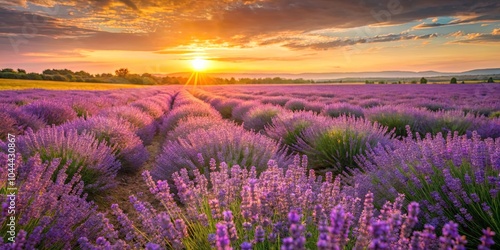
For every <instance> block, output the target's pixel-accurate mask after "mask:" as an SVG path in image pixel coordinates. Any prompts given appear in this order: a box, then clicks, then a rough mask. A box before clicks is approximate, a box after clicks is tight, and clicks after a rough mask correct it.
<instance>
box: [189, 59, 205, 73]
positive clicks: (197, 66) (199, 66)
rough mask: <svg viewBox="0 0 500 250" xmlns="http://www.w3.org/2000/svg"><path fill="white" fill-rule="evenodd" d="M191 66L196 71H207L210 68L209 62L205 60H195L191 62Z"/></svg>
mask: <svg viewBox="0 0 500 250" xmlns="http://www.w3.org/2000/svg"><path fill="white" fill-rule="evenodd" d="M191 66H192V67H193V70H194V71H197V72H199V71H205V70H206V69H207V66H208V61H207V60H205V59H203V58H195V59H193V60H192V61H191Z"/></svg>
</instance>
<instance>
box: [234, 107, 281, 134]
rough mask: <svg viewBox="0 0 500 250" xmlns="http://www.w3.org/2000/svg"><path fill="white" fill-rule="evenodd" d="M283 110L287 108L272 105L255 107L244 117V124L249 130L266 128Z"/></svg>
mask: <svg viewBox="0 0 500 250" xmlns="http://www.w3.org/2000/svg"><path fill="white" fill-rule="evenodd" d="M281 112H285V110H284V109H283V108H280V107H277V106H272V105H259V106H256V107H253V108H251V109H250V110H249V111H248V113H246V114H245V116H244V117H243V126H244V127H245V128H246V129H248V130H255V131H261V130H264V128H265V127H266V126H267V125H270V124H271V122H272V120H273V118H274V117H275V116H277V115H278V114H279V113H281Z"/></svg>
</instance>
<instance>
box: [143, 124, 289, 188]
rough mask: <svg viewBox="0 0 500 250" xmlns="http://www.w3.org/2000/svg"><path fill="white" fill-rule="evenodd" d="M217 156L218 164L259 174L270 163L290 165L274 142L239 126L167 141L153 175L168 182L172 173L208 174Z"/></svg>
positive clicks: (214, 128) (157, 160)
mask: <svg viewBox="0 0 500 250" xmlns="http://www.w3.org/2000/svg"><path fill="white" fill-rule="evenodd" d="M214 156H215V157H216V159H217V161H218V162H228V163H230V164H238V165H242V166H255V167H257V169H258V170H259V171H262V170H263V168H264V167H265V166H266V164H267V161H269V159H272V158H274V159H280V161H282V162H286V161H287V159H286V156H285V155H284V154H283V152H281V151H280V150H279V146H278V144H277V143H276V142H275V141H273V140H271V139H269V138H267V137H265V136H263V135H259V134H254V133H253V132H249V131H246V130H244V129H243V128H242V127H240V126H236V125H233V124H227V125H226V126H221V127H219V126H216V127H215V126H214V127H211V128H208V129H203V128H199V129H196V130H192V132H191V133H189V134H187V135H185V136H184V137H183V138H178V140H176V141H167V142H166V143H165V145H164V146H163V149H162V153H161V154H160V155H159V156H158V157H157V159H156V163H155V166H154V169H153V170H152V174H153V176H154V177H155V178H156V179H161V180H169V179H170V177H171V175H172V173H174V172H176V171H178V170H180V169H183V168H187V169H189V170H190V171H192V170H199V171H201V172H202V173H208V170H207V169H205V166H207V165H208V160H209V159H210V158H211V157H214Z"/></svg>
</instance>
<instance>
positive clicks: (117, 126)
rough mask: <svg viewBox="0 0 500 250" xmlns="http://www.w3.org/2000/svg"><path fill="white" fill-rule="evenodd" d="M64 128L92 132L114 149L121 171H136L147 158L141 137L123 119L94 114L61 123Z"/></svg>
mask: <svg viewBox="0 0 500 250" xmlns="http://www.w3.org/2000/svg"><path fill="white" fill-rule="evenodd" d="M63 128H64V129H65V130H76V131H77V132H78V133H79V134H83V133H89V132H91V133H93V135H94V136H95V137H96V138H97V140H99V142H105V143H107V145H108V146H110V147H112V148H113V149H114V151H113V152H114V154H115V156H116V158H117V159H118V160H119V161H120V163H121V165H122V167H121V170H122V171H137V170H139V169H140V168H141V167H142V165H143V164H144V162H145V161H146V160H147V159H148V152H147V150H146V148H145V147H144V145H143V144H142V141H141V139H139V137H137V135H135V133H134V132H133V131H132V130H131V128H132V126H131V125H130V123H128V122H127V121H125V120H119V119H112V118H108V117H103V116H94V117H92V118H90V119H87V120H85V119H81V118H80V119H77V120H75V121H72V122H69V123H66V124H64V125H63Z"/></svg>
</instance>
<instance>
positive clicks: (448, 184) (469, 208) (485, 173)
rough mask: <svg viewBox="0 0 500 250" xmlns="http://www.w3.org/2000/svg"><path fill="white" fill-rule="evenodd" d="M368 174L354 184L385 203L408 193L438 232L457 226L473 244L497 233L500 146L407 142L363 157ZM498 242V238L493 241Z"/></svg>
mask: <svg viewBox="0 0 500 250" xmlns="http://www.w3.org/2000/svg"><path fill="white" fill-rule="evenodd" d="M360 164H361V168H362V169H363V170H364V172H365V173H366V174H360V175H357V176H354V177H353V178H354V179H356V180H357V182H358V183H363V185H364V186H365V188H366V189H368V190H372V191H375V192H376V194H377V195H378V196H379V197H381V198H382V199H386V198H387V199H393V198H394V197H395V196H396V194H397V193H404V194H405V195H406V197H407V198H408V199H409V200H412V201H418V202H419V203H420V204H421V208H422V210H423V211H424V213H423V214H422V216H421V219H422V220H423V221H425V222H427V223H430V224H431V225H433V226H435V227H440V226H442V225H443V223H444V222H447V221H449V220H455V221H457V222H458V223H459V225H460V227H459V230H460V232H462V233H463V234H464V235H466V236H467V238H468V239H469V242H470V243H474V244H479V242H480V237H481V230H482V229H484V228H487V227H489V228H491V229H492V230H493V231H496V232H499V230H500V224H498V222H499V221H500V217H499V215H500V206H499V204H498V199H499V196H498V195H499V194H498V193H499V191H500V175H499V174H500V141H498V140H493V139H486V140H484V141H483V140H481V138H480V137H479V135H478V134H477V133H475V132H474V133H473V134H472V138H467V136H459V135H458V134H457V133H455V134H454V135H451V134H448V136H447V137H446V138H444V137H443V136H442V135H441V134H440V133H439V134H438V135H436V136H435V137H432V136H430V135H428V136H427V137H425V138H424V139H419V138H417V141H414V140H411V139H410V138H406V139H405V140H404V141H402V142H397V143H396V145H395V146H394V149H389V148H384V147H377V148H375V149H373V150H372V151H370V153H368V154H367V156H366V157H364V156H362V157H360ZM499 240H500V238H499V237H498V235H497V236H495V241H497V242H500V241H499Z"/></svg>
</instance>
